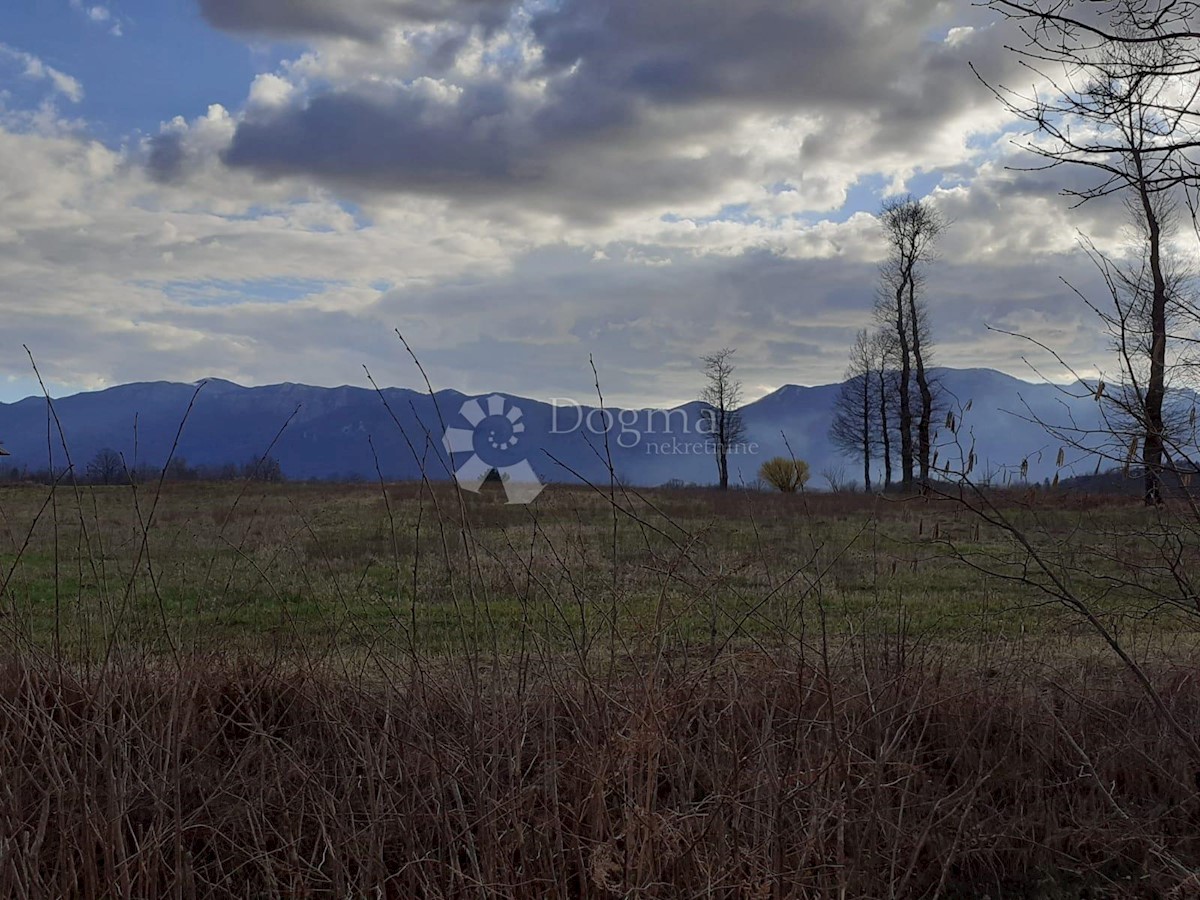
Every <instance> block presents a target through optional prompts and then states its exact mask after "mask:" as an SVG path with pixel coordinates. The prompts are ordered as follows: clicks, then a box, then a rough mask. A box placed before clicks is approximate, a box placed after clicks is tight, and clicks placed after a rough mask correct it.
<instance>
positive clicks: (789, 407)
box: [0, 369, 1099, 488]
mask: <svg viewBox="0 0 1200 900" xmlns="http://www.w3.org/2000/svg"><path fill="white" fill-rule="evenodd" d="M935 374H936V376H937V378H938V379H939V380H940V382H941V384H942V385H943V388H944V390H945V393H946V397H947V398H948V404H949V408H950V409H952V410H955V411H956V416H957V417H958V418H959V419H960V421H961V422H962V427H961V428H960V429H959V437H960V441H961V442H963V443H970V442H971V441H972V440H973V441H974V446H975V452H976V454H977V457H978V460H979V462H978V464H977V467H978V470H979V471H978V472H977V474H980V473H983V472H998V471H1000V469H1001V468H1002V467H1012V468H1014V469H1015V468H1017V467H1019V466H1020V465H1021V463H1022V461H1023V460H1027V461H1028V477H1029V478H1030V479H1031V480H1041V479H1043V478H1046V477H1052V476H1053V474H1054V473H1055V471H1056V468H1057V467H1056V456H1057V454H1058V449H1059V442H1057V441H1056V440H1055V439H1053V438H1052V437H1050V436H1049V435H1048V434H1047V433H1046V431H1045V430H1044V429H1043V428H1042V427H1041V426H1040V425H1039V424H1037V422H1036V421H1031V420H1036V419H1042V420H1043V421H1049V422H1052V423H1063V422H1066V421H1069V420H1072V419H1073V420H1074V421H1075V423H1076V425H1077V426H1079V427H1083V428H1087V427H1091V426H1092V425H1095V424H1097V423H1098V419H1099V410H1098V406H1097V404H1096V403H1095V402H1094V401H1093V400H1091V399H1090V398H1088V397H1086V396H1085V397H1083V398H1074V397H1070V396H1069V395H1067V394H1065V393H1064V392H1063V391H1062V390H1061V389H1060V388H1058V387H1056V386H1054V385H1050V384H1033V383H1030V382H1026V381H1021V380H1019V379H1016V378H1013V377H1010V376H1008V375H1004V374H1002V373H1000V372H996V371H993V370H990V369H939V370H937V371H936V372H935ZM839 388H840V385H838V384H827V385H821V386H817V387H800V386H797V385H786V386H784V387H781V388H779V389H778V390H777V391H774V392H773V393H770V394H768V395H766V396H765V397H762V398H760V399H758V400H755V401H754V402H752V403H749V404H747V405H746V406H745V407H743V416H744V421H745V425H746V439H745V443H744V444H743V445H742V447H740V448H739V452H737V453H735V454H734V455H733V456H732V457H731V458H730V476H731V480H732V481H733V482H735V483H742V482H751V481H753V480H754V479H755V478H756V476H757V472H758V468H759V466H760V465H761V463H762V462H763V461H764V460H766V459H768V458H770V457H773V456H788V455H792V456H795V457H796V458H799V459H804V460H806V461H807V462H808V463H809V465H810V468H811V471H812V472H813V481H812V484H813V486H814V487H817V488H820V487H823V486H825V484H824V482H825V479H823V478H822V476H823V475H825V474H832V473H835V472H838V471H839V470H840V471H841V472H842V473H843V474H844V477H845V478H846V479H848V480H856V481H859V482H861V480H862V466H861V463H860V462H858V461H857V460H855V459H852V458H848V457H845V456H842V455H840V454H839V453H838V452H837V450H836V449H835V448H834V447H833V446H832V445H831V443H830V441H829V437H828V431H829V423H830V420H831V417H832V415H833V413H832V409H833V406H834V402H835V400H836V397H837V395H838V391H839ZM968 404H969V410H967V411H966V412H964V409H966V408H967V407H968ZM703 410H704V407H703V405H702V404H700V403H698V402H697V403H689V404H685V405H683V406H680V407H676V408H674V409H671V410H654V409H640V410H618V409H609V410H607V411H602V410H598V409H596V408H595V407H569V406H564V405H561V404H560V405H556V406H553V405H551V404H548V403H545V402H543V401H539V400H535V399H531V398H526V397H515V396H509V395H484V396H483V397H472V396H467V395H465V394H462V393H459V392H457V391H452V390H446V391H440V392H438V393H436V394H435V395H432V396H431V395H430V394H428V393H425V392H421V391H415V390H409V389H405V388H387V389H384V390H381V391H378V392H377V391H375V390H373V389H370V388H358V387H345V386H344V387H336V388H324V387H311V386H307V385H301V384H278V385H271V386H265V387H242V386H240V385H237V384H233V383H231V382H229V381H224V380H221V379H217V378H212V379H208V380H206V381H203V382H200V383H198V384H179V383H170V382H152V383H140V384H128V385H122V386H119V387H113V388H109V389H107V390H102V391H97V392H91V393H81V394H75V395H73V396H69V397H63V398H60V399H54V400H53V401H52V403H51V404H50V405H48V403H47V401H46V399H45V398H43V397H30V398H27V399H24V400H21V401H19V402H16V403H7V404H0V441H3V444H4V446H5V448H6V449H7V450H8V451H9V452H10V453H11V454H12V456H11V458H9V459H6V460H5V463H6V464H8V465H9V466H10V467H11V466H16V467H18V468H26V469H29V470H37V469H45V468H47V467H48V465H49V466H52V467H54V468H56V469H58V468H61V467H63V466H65V465H66V464H67V462H68V457H69V460H70V462H71V464H73V465H74V466H75V467H76V469H79V470H82V468H83V467H84V466H86V464H87V462H88V461H89V460H90V459H91V458H92V457H93V456H94V455H95V454H96V453H97V452H98V451H100V450H102V449H108V448H111V449H114V450H116V451H118V452H119V453H121V454H123V455H124V456H125V459H126V461H127V463H128V464H130V465H133V464H134V463H138V464H148V465H151V466H156V467H157V466H161V465H163V464H164V463H165V461H166V460H167V459H168V457H169V456H170V455H171V454H172V452H174V455H175V457H176V458H183V459H186V461H187V462H188V463H189V464H190V465H193V466H198V465H205V466H213V467H216V466H221V465H223V464H226V463H245V462H247V461H251V460H254V459H256V458H259V457H262V456H264V455H268V454H269V455H271V456H273V457H274V458H276V459H277V460H278V461H279V463H280V465H281V466H282V469H283V473H284V475H285V476H287V477H288V478H291V479H356V480H358V479H372V480H373V479H376V478H378V477H380V475H382V477H383V478H384V479H386V480H389V481H395V480H408V479H413V478H418V477H420V474H421V472H422V470H424V471H425V472H426V473H427V474H428V476H429V477H430V478H433V479H437V480H445V479H449V478H450V472H451V468H452V467H453V468H454V469H461V467H462V466H463V465H464V464H469V466H470V467H471V468H472V470H473V471H474V470H479V471H483V472H486V471H487V470H490V469H491V468H493V467H494V468H496V469H498V470H500V471H502V472H503V471H505V470H506V469H507V468H509V467H513V466H519V465H520V464H521V463H522V461H528V463H529V465H530V466H531V467H532V469H533V471H534V472H535V473H536V474H537V476H538V477H539V478H540V479H541V480H542V481H543V482H546V483H551V482H579V481H584V480H586V481H590V482H593V483H605V484H606V483H607V482H608V479H609V468H608V460H610V459H611V461H612V467H613V469H614V470H615V472H616V474H617V476H618V477H619V478H620V479H621V480H622V481H624V482H626V483H629V484H634V485H643V486H652V485H659V484H663V483H667V482H684V483H698V484H711V483H714V482H715V480H716V465H715V462H714V459H713V457H712V455H711V454H710V453H708V452H707V447H706V440H707V436H706V434H705V433H704V424H703V421H704V420H703ZM606 424H607V428H606ZM476 426H478V427H476ZM448 430H449V431H451V432H452V434H451V435H450V438H449V446H450V447H451V448H452V449H453V450H455V453H454V454H453V456H448V455H447V453H446V451H445V449H444V443H443V436H444V435H445V434H446V432H447V431H448ZM953 453H954V455H955V458H956V459H957V454H958V451H957V450H955V451H953ZM476 456H477V457H479V458H478V459H474V457H476ZM943 458H945V457H944V456H943ZM1094 467H1095V458H1094V457H1093V458H1091V459H1086V458H1080V459H1078V460H1072V459H1068V463H1067V466H1066V468H1065V471H1064V472H1063V474H1064V475H1069V474H1085V473H1090V472H1091V471H1092V470H1093V469H1094ZM512 471H516V469H513V470H512ZM480 477H482V476H480Z"/></svg>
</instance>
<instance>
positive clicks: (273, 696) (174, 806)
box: [0, 646, 1200, 898]
mask: <svg viewBox="0 0 1200 900" xmlns="http://www.w3.org/2000/svg"><path fill="white" fill-rule="evenodd" d="M542 675H543V677H537V678H533V679H531V680H530V681H528V682H527V683H526V684H524V685H522V684H521V683H512V680H511V679H505V678H503V677H499V676H495V675H493V676H489V677H484V678H480V677H479V674H478V673H455V672H442V673H440V674H438V675H432V674H426V675H423V676H418V675H413V676H412V677H410V678H409V679H407V680H405V681H403V682H400V681H397V682H396V683H393V684H380V683H379V682H378V681H375V682H373V683H368V682H366V681H361V682H351V681H348V680H346V679H342V678H338V679H326V678H321V677H317V676H315V675H312V674H307V675H306V674H287V673H285V672H283V671H282V670H273V669H271V668H266V667H263V666H261V665H259V664H254V665H247V666H243V667H237V668H230V667H226V666H222V665H220V664H216V663H212V662H211V661H210V662H208V663H203V662H199V661H197V662H195V663H194V664H191V665H189V666H188V667H187V668H186V669H185V670H183V671H180V672H170V673H166V672H162V671H152V670H149V669H142V670H139V671H136V672H135V671H125V672H123V673H122V674H120V675H112V674H109V675H106V676H104V677H94V678H84V677H77V676H74V675H72V674H70V673H68V672H66V671H63V670H55V669H54V668H52V667H22V666H12V667H9V668H7V669H6V670H4V672H3V679H2V684H0V848H2V849H0V895H2V896H6V897H23V898H37V897H169V896H181V897H209V896H227V897H317V896H338V897H371V896H379V897H397V898H409V897H514V898H527V897H634V896H639V897H680V896H714V897H835V896H849V897H927V896H928V897H932V896H942V897H954V896H959V897H979V896H983V895H985V894H986V895H988V896H992V897H1009V896H1017V897H1055V896H1114V897H1118V896H1119V897H1161V896H1170V895H1171V893H1172V892H1175V895H1176V896H1181V897H1182V896H1194V890H1195V889H1196V886H1195V884H1194V883H1191V886H1190V887H1189V886H1188V882H1187V875H1186V874H1185V873H1186V871H1187V870H1189V869H1195V868H1196V867H1197V866H1200V831H1198V830H1197V821H1198V818H1200V798H1198V797H1197V795H1196V782H1195V778H1196V773H1194V772H1193V771H1192V770H1191V769H1190V768H1189V764H1188V761H1187V756H1186V754H1185V753H1184V752H1183V751H1182V750H1180V748H1179V747H1177V745H1176V741H1174V740H1173V738H1172V736H1171V735H1170V734H1169V733H1167V732H1166V731H1165V730H1164V729H1163V728H1162V727H1161V725H1160V723H1159V721H1158V720H1157V718H1156V716H1155V715H1154V713H1153V711H1152V710H1151V709H1150V708H1149V707H1148V706H1147V705H1146V704H1145V703H1144V702H1142V701H1141V700H1140V699H1139V698H1138V697H1136V696H1130V695H1128V694H1127V693H1126V692H1125V691H1123V690H1122V689H1120V688H1119V687H1118V685H1117V684H1116V683H1108V682H1105V683H1103V684H1099V683H1097V677H1098V676H1097V675H1096V673H1092V674H1091V676H1090V677H1088V678H1079V679H1078V680H1077V681H1074V682H1069V683H1063V682H1061V681H1059V682H1054V683H1051V682H1050V681H1048V680H1045V679H1044V678H1041V677H1039V678H1037V679H1034V678H1031V677H1020V678H1018V676H1016V675H1013V674H1002V673H999V672H995V671H993V672H991V673H986V674H982V675H975V676H972V675H967V674H965V673H964V672H963V671H962V670H960V669H956V668H946V667H943V666H941V665H938V664H936V663H934V662H931V661H930V660H929V659H926V658H923V657H921V656H917V657H915V658H910V657H907V656H906V655H904V654H902V653H897V652H895V651H889V650H888V649H887V648H886V647H882V646H869V647H861V646H860V647H858V648H857V649H856V650H854V651H852V652H850V655H846V656H844V657H843V658H841V659H839V660H836V661H835V660H832V659H821V658H816V659H803V658H795V659H791V660H778V659H777V660H765V659H761V658H753V657H738V658H736V659H731V660H728V661H726V662H724V663H722V664H721V666H719V667H718V668H711V667H704V668H703V669H701V670H699V671H693V672H680V671H672V670H671V669H670V668H669V667H664V668H662V669H659V670H658V671H656V672H654V673H650V674H646V675H641V676H635V675H630V676H628V677H624V678H621V679H618V680H617V681H615V682H613V683H611V684H609V685H607V686H603V687H602V686H601V685H599V684H598V683H595V682H592V681H590V680H588V679H586V678H579V677H564V676H563V675H562V673H561V672H557V673H542ZM1174 685H1175V687H1174V689H1173V690H1172V691H1170V693H1169V696H1170V698H1171V702H1172V704H1173V707H1174V713H1175V715H1176V716H1177V717H1178V718H1179V719H1180V720H1181V721H1184V722H1186V723H1187V724H1188V725H1189V726H1190V727H1193V728H1200V682H1198V681H1197V679H1196V677H1195V675H1194V673H1190V672H1189V673H1180V674H1178V675H1177V676H1176V678H1175V681H1174ZM1168 847H1169V850H1168V849H1167V848H1168ZM1081 890H1086V891H1089V892H1090V893H1086V894H1083V893H1080V891H1081Z"/></svg>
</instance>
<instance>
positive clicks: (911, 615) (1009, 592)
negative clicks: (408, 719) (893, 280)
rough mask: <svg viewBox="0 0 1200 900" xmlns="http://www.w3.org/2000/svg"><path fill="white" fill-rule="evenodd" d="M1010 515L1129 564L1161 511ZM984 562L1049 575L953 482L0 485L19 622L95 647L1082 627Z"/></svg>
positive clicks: (254, 649)
mask: <svg viewBox="0 0 1200 900" xmlns="http://www.w3.org/2000/svg"><path fill="white" fill-rule="evenodd" d="M1021 499H1028V498H1021ZM1072 507H1073V508H1072ZM1006 512H1007V514H1008V515H1010V516H1011V517H1012V519H1013V521H1014V522H1016V523H1017V524H1018V525H1020V526H1021V527H1022V528H1024V529H1027V530H1028V531H1029V533H1030V534H1031V535H1032V536H1033V537H1034V539H1035V540H1037V541H1038V542H1039V543H1040V544H1041V545H1042V546H1047V547H1049V548H1051V549H1052V550H1053V551H1054V553H1055V555H1056V558H1059V557H1061V556H1062V551H1063V548H1065V547H1068V546H1072V547H1074V546H1081V545H1082V542H1083V540H1084V538H1083V532H1081V530H1080V529H1081V523H1082V522H1086V523H1087V531H1086V534H1087V538H1086V540H1087V541H1089V542H1091V543H1093V544H1094V543H1096V542H1097V541H1101V542H1104V541H1111V542H1112V544H1113V552H1112V553H1111V554H1109V556H1110V557H1111V559H1110V563H1111V566H1112V568H1113V571H1114V572H1115V571H1117V570H1118V569H1119V568H1120V566H1121V562H1120V558H1121V554H1122V552H1123V551H1122V539H1121V537H1120V536H1119V532H1120V531H1121V529H1126V530H1128V529H1138V528H1141V527H1143V525H1144V524H1145V523H1143V522H1141V521H1140V520H1142V519H1145V518H1146V517H1147V516H1151V515H1152V514H1150V513H1146V512H1145V511H1143V510H1142V509H1141V508H1140V507H1139V506H1137V505H1136V504H1135V503H1133V502H1131V501H1128V500H1121V501H1111V502H1107V503H1102V502H1093V501H1087V500H1080V499H1076V500H1074V501H1070V500H1064V498H1063V497H1052V496H1048V497H1042V498H1039V500H1038V502H1036V503H1034V504H1032V505H1029V504H1025V505H1017V504H1008V505H1007V507H1006ZM1126 552H1127V553H1131V554H1132V553H1136V552H1137V550H1136V548H1130V549H1128V550H1127V551H1126ZM1060 561H1061V559H1060ZM1089 562H1091V560H1089ZM981 567H989V568H991V569H993V570H1003V571H1010V572H1014V573H1019V572H1022V571H1028V567H1027V562H1026V560H1025V559H1024V558H1023V554H1021V553H1019V552H1018V553H1014V549H1013V541H1012V540H1011V537H1010V536H1009V535H1007V534H1006V533H1004V532H1003V531H1002V530H1000V529H997V528H994V527H991V526H990V525H989V524H987V523H986V522H983V521H981V520H980V518H979V517H978V516H976V515H974V514H972V512H971V511H970V510H969V509H968V508H966V507H965V506H964V505H963V504H961V503H958V502H956V501H954V500H949V499H944V498H943V499H936V498H935V499H930V500H920V499H908V500H901V499H879V498H867V497H863V496H856V495H836V496H835V495H822V494H810V495H808V496H780V495H771V494H764V493H755V492H735V493H730V494H727V495H722V494H720V493H718V492H712V491H699V490H698V491H645V492H636V493H635V492H622V491H618V492H617V493H616V494H615V495H613V496H609V494H608V493H607V492H606V491H597V490H591V489H585V488H566V487H556V488H551V489H550V490H548V491H547V492H546V493H545V494H544V495H543V497H542V499H541V500H540V501H539V502H538V503H537V504H536V505H535V506H532V507H520V506H507V505H505V504H504V502H503V494H502V493H501V492H500V491H499V490H497V491H495V492H488V493H485V495H484V496H482V497H476V496H472V495H460V494H458V493H457V492H455V491H453V490H452V489H449V488H446V487H444V486H442V487H438V488H435V489H432V490H430V489H427V488H423V487H421V486H417V485H412V486H389V487H388V488H387V489H386V491H385V490H383V489H381V488H380V487H378V486H375V487H372V486H345V485H339V486H330V485H272V486H264V485H253V484H228V485H221V484H168V485H165V486H164V487H163V489H162V491H161V493H160V492H159V491H158V490H157V487H156V486H153V485H152V486H150V487H147V488H143V489H142V490H140V491H135V490H134V489H132V488H130V487H92V486H83V487H79V488H70V487H67V488H63V487H60V488H58V489H57V490H56V491H53V492H51V491H50V489H49V488H44V487H41V486H34V485H22V486H16V487H6V488H3V489H0V578H2V579H3V582H2V584H3V604H4V607H3V610H4V616H3V633H4V634H5V635H6V636H7V638H8V639H9V640H10V641H11V642H12V644H13V646H14V647H16V648H22V649H30V648H37V649H40V650H43V651H47V650H53V649H55V648H56V647H57V648H58V649H60V650H61V651H62V652H63V653H64V654H66V655H67V656H68V657H70V658H76V659H81V658H95V657H96V656H97V655H103V654H104V653H105V652H106V651H107V649H108V648H109V647H110V646H112V645H114V644H119V645H120V646H122V647H124V648H127V649H136V650H138V651H139V652H149V653H156V654H179V653H184V654H189V653H207V652H212V651H221V652H225V653H233V654H236V653H245V654H249V655H257V654H268V655H274V654H278V653H282V654H285V655H287V654H302V655H303V656H305V657H306V658H311V657H314V656H317V657H319V656H322V655H325V654H329V653H346V652H349V653H351V654H353V653H359V654H361V653H372V654H374V653H378V654H383V655H393V656H395V655H412V654H419V655H422V656H445V655H455V654H459V653H464V652H483V651H490V652H494V653H501V654H509V653H513V652H518V651H522V650H524V651H528V650H529V649H530V648H531V647H536V648H537V649H538V650H539V651H546V652H550V653H570V654H574V655H583V656H586V657H589V658H590V657H591V656H593V655H595V656H597V657H599V656H603V655H605V654H608V655H611V654H612V653H614V652H615V653H618V654H627V653H639V652H645V651H646V650H647V649H648V648H655V649H661V648H663V647H667V648H675V649H679V650H682V649H687V648H691V649H694V650H697V651H700V652H702V651H704V649H705V648H708V649H711V647H712V646H714V645H717V646H726V645H729V646H733V647H736V648H743V647H747V646H757V645H769V646H772V647H775V646H780V645H788V644H789V643H793V642H795V641H798V640H801V639H802V637H803V636H804V635H806V634H807V635H809V636H811V634H812V632H813V629H814V627H816V626H817V625H818V624H819V623H820V622H822V621H823V622H824V624H825V627H826V628H827V629H829V630H831V631H834V632H841V633H844V632H847V631H854V630H862V629H864V628H866V629H871V628H876V629H878V628H880V627H894V626H895V624H896V622H897V620H902V621H903V622H904V623H905V627H906V628H907V629H908V630H909V632H910V633H911V634H914V635H922V636H926V637H928V638H930V639H933V640H937V641H939V642H942V643H947V644H951V643H958V644H969V645H975V646H982V645H986V644H988V643H990V642H991V641H992V640H994V639H1005V640H1013V639H1018V638H1022V637H1025V638H1028V637H1030V636H1034V637H1036V638H1038V639H1046V638H1050V637H1055V636H1061V635H1063V634H1069V633H1070V632H1071V630H1072V629H1073V628H1075V627H1077V626H1078V619H1077V617H1075V616H1072V615H1070V613H1069V612H1064V610H1063V609H1062V608H1061V604H1057V603H1055V602H1053V601H1051V600H1048V598H1047V597H1046V596H1045V595H1044V594H1043V593H1042V592H1041V591H1039V590H1038V589H1037V588H1036V587H1035V586H1031V585H1030V584H1022V583H1019V582H1016V581H1011V580H1004V579H1002V578H998V577H995V576H994V575H992V574H987V573H985V572H983V571H981ZM1034 574H1035V575H1036V574H1037V573H1034ZM1096 602H1097V604H1098V606H1099V608H1100V609H1102V610H1106V611H1107V612H1109V613H1111V619H1110V620H1109V621H1110V623H1111V625H1112V627H1113V628H1114V629H1116V630H1117V631H1118V632H1120V633H1121V634H1125V635H1128V636H1129V637H1130V638H1131V639H1132V638H1134V637H1135V636H1145V635H1147V634H1157V635H1160V636H1161V635H1170V634H1174V633H1180V632H1186V631H1187V630H1188V625H1187V622H1186V621H1183V622H1178V621H1176V620H1175V619H1174V618H1173V617H1171V616H1156V617H1154V618H1153V619H1152V620H1147V618H1146V616H1145V611H1146V609H1147V606H1146V604H1145V603H1143V602H1142V598H1141V597H1139V596H1137V592H1136V591H1127V592H1124V593H1121V592H1117V593H1116V594H1113V595H1110V596H1106V597H1097V598H1096Z"/></svg>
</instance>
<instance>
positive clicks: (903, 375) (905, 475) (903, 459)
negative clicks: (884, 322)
mask: <svg viewBox="0 0 1200 900" xmlns="http://www.w3.org/2000/svg"><path fill="white" fill-rule="evenodd" d="M907 281H908V279H907V277H905V278H903V279H901V282H900V284H899V286H898V287H897V288H896V336H897V338H898V340H899V343H900V486H901V487H902V488H904V490H906V491H910V490H912V486H913V440H912V402H911V398H910V397H909V386H910V385H911V383H912V357H911V355H910V353H911V351H910V349H909V346H908V328H907V326H906V325H905V321H904V319H905V315H904V285H905V284H906V283H907Z"/></svg>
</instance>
